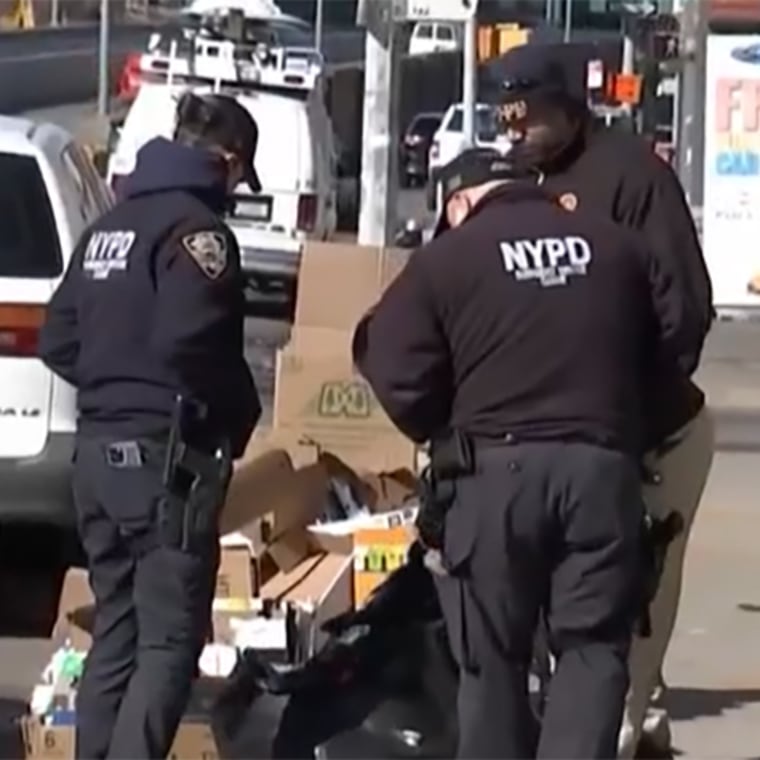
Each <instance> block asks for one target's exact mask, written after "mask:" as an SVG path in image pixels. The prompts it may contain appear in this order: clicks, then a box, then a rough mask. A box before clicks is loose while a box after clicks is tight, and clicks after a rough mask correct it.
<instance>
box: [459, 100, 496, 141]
mask: <svg viewBox="0 0 760 760" xmlns="http://www.w3.org/2000/svg"><path fill="white" fill-rule="evenodd" d="M463 121H464V112H463V111H462V109H461V108H455V109H454V112H453V113H452V114H451V118H450V119H449V123H448V124H447V125H446V131H447V132H461V131H462V129H464V124H463ZM475 129H476V131H477V133H478V138H479V139H481V140H485V139H493V136H494V135H496V134H498V133H499V132H500V129H499V122H498V119H497V117H496V112H495V111H494V110H493V109H491V108H478V109H477V110H476V111H475Z"/></svg>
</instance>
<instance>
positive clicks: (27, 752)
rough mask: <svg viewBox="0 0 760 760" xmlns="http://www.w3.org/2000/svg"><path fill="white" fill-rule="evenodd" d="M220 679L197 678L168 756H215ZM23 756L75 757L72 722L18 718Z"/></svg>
mask: <svg viewBox="0 0 760 760" xmlns="http://www.w3.org/2000/svg"><path fill="white" fill-rule="evenodd" d="M221 684H222V679H216V678H199V679H198V680H197V681H196V683H195V684H194V686H193V693H192V696H191V699H190V703H189V705H188V708H187V710H186V712H185V716H184V718H183V719H182V723H180V726H179V729H178V731H177V735H176V737H175V738H174V744H173V745H172V748H171V750H170V751H169V755H168V760H218V758H219V757H220V753H219V750H218V748H217V745H216V741H215V740H214V735H213V732H212V730H211V725H210V716H211V711H212V706H213V702H214V697H215V695H216V694H217V693H218V689H219V688H220V686H221ZM19 727H20V729H21V736H22V739H23V742H24V757H25V758H26V760H74V757H75V729H74V726H72V725H52V726H48V725H45V724H44V722H43V721H42V719H41V718H40V717H38V716H36V715H26V716H24V717H22V718H21V719H20V721H19Z"/></svg>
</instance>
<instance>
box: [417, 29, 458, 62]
mask: <svg viewBox="0 0 760 760" xmlns="http://www.w3.org/2000/svg"><path fill="white" fill-rule="evenodd" d="M461 46H462V43H461V35H460V33H459V28H458V27H457V25H456V24H452V23H449V22H444V21H420V22H419V23H417V24H415V25H414V29H413V30H412V36H411V39H410V40H409V55H430V53H444V52H448V51H451V50H459V48H460V47H461Z"/></svg>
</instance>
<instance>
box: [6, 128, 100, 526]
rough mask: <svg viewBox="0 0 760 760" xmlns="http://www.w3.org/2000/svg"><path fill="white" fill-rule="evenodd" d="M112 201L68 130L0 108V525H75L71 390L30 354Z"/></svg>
mask: <svg viewBox="0 0 760 760" xmlns="http://www.w3.org/2000/svg"><path fill="white" fill-rule="evenodd" d="M112 203H113V198H112V195H111V193H110V192H109V190H108V188H107V187H106V185H105V183H104V182H103V180H102V179H101V178H100V177H99V176H98V174H97V172H96V171H95V169H94V167H93V165H92V163H91V161H90V159H89V157H88V156H87V154H86V153H85V151H84V150H83V149H82V148H81V147H80V146H79V145H78V144H77V143H76V142H75V141H74V139H73V138H72V136H71V135H70V134H69V133H68V132H66V131H65V130H63V129H60V128H59V127H56V126H54V125H52V124H44V123H43V124H35V123H34V122H32V121H29V120H27V119H20V118H8V117H3V116H0V207H2V209H3V221H2V224H0V250H1V251H2V254H3V255H2V258H1V259H0V523H2V524H5V523H20V522H25V523H37V524H40V523H42V524H48V525H59V526H61V525H62V526H68V527H73V525H74V509H73V503H72V499H71V462H72V456H73V453H74V433H75V429H76V420H77V408H76V394H75V391H74V388H72V387H71V386H70V385H69V384H68V383H66V382H64V381H63V380H62V379H61V378H59V377H56V376H55V375H54V374H53V373H52V372H51V371H50V370H48V369H47V368H46V367H45V365H44V364H43V363H42V362H41V361H40V359H39V358H38V357H37V340H38V336H39V329H40V327H41V326H42V323H43V319H44V314H45V308H46V307H47V303H48V301H49V300H50V297H51V296H52V294H53V291H54V290H55V288H56V286H57V285H58V283H59V282H60V281H61V278H62V277H63V273H64V272H65V270H66V266H67V265H68V262H69V259H70V257H71V253H72V251H73V249H74V246H75V245H76V243H77V242H78V240H79V238H80V236H81V235H82V233H83V232H84V231H85V229H86V228H87V227H89V226H90V225H91V224H93V223H94V222H95V220H96V219H97V218H98V217H99V216H100V215H102V214H103V213H105V212H106V211H107V210H108V209H109V208H110V207H111V204H112ZM2 529H3V528H2V527H0V530H2Z"/></svg>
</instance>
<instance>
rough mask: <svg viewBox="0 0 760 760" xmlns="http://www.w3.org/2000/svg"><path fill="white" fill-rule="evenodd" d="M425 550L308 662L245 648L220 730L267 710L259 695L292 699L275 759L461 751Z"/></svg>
mask: <svg viewBox="0 0 760 760" xmlns="http://www.w3.org/2000/svg"><path fill="white" fill-rule="evenodd" d="M423 555H424V551H423V549H422V548H421V547H420V546H419V545H417V544H415V545H414V546H413V547H412V549H411V551H410V556H409V561H408V563H407V564H406V565H404V566H403V567H401V568H399V569H398V570H396V571H395V572H394V573H392V574H391V575H390V576H389V578H388V579H387V580H386V581H385V582H384V583H383V584H382V585H381V586H380V587H378V589H377V590H376V591H375V592H374V593H373V594H372V596H371V597H370V598H369V599H368V601H367V603H366V604H365V605H364V606H363V607H362V608H360V609H359V610H356V611H350V612H347V613H345V614H343V615H340V616H338V617H335V618H333V619H331V620H329V621H328V622H327V623H326V624H325V626H324V629H325V630H326V631H327V632H328V633H329V634H330V638H329V640H328V642H327V644H326V645H325V646H324V648H323V649H322V650H321V651H320V652H318V653H317V654H316V655H315V656H314V657H312V658H311V659H309V660H308V661H307V662H305V663H303V664H301V665H296V666H281V665H274V664H272V663H269V662H267V661H266V660H265V659H263V657H262V656H261V655H260V654H259V653H257V652H256V651H254V650H247V651H245V652H244V653H243V654H242V656H241V657H240V660H239V662H238V664H237V667H236V668H235V670H234V672H233V673H232V675H231V676H230V677H229V679H228V681H227V684H226V688H225V689H224V691H223V693H222V695H221V696H220V698H219V701H218V703H217V709H216V710H215V719H214V723H215V730H217V729H218V730H220V731H221V732H222V734H223V736H224V737H229V736H233V735H235V734H236V733H238V732H239V731H240V729H241V727H242V726H243V724H244V723H246V722H247V721H252V720H255V719H257V718H258V717H260V716H257V706H258V704H259V700H261V699H263V698H265V697H273V696H274V697H283V698H285V699H284V700H283V704H282V709H281V712H280V713H279V717H278V719H277V720H276V723H277V725H276V726H272V727H271V736H272V740H271V755H270V756H271V757H273V758H291V759H300V758H314V756H315V754H314V753H315V750H316V748H317V747H322V748H323V750H324V755H325V756H326V757H328V758H452V757H454V755H455V750H456V739H457V737H456V731H457V728H456V726H457V713H456V708H457V687H458V674H457V667H456V664H455V662H454V660H453V657H452V656H451V652H450V649H449V644H448V639H447V637H446V631H445V625H444V622H443V619H442V616H441V610H440V607H439V604H438V596H437V593H436V590H435V584H434V581H433V577H432V575H431V574H430V572H429V571H428V570H427V568H426V567H425V565H424V563H423ZM534 672H535V670H534ZM538 672H539V673H540V671H538ZM542 676H543V677H545V678H548V669H547V670H546V672H545V674H542ZM542 693H543V690H540V693H539V696H541V695H542ZM267 709H271V706H270V704H269V703H268V707H267ZM266 720H269V721H270V722H271V721H272V720H273V719H272V718H271V716H270V714H267V717H266ZM259 722H261V721H259ZM217 744H218V745H219V746H223V744H224V741H223V738H222V737H217Z"/></svg>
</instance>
